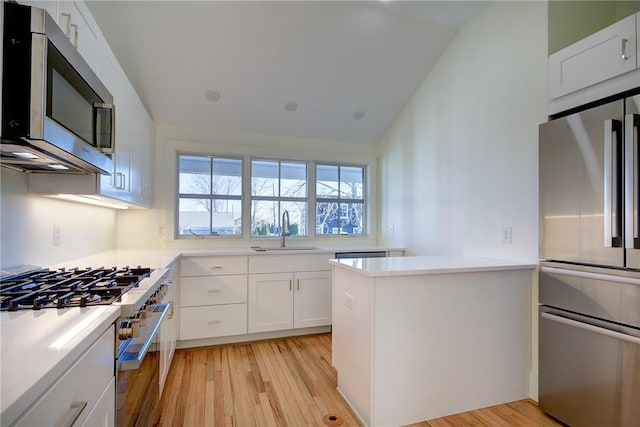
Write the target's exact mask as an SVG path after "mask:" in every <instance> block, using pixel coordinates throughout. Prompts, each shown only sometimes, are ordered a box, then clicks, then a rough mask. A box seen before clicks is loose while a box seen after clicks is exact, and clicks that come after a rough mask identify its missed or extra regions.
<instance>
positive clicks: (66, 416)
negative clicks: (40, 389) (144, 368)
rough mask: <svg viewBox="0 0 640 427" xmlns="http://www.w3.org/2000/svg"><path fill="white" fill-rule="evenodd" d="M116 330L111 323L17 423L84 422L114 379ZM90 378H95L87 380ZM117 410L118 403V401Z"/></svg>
mask: <svg viewBox="0 0 640 427" xmlns="http://www.w3.org/2000/svg"><path fill="white" fill-rule="evenodd" d="M114 342H115V330H114V327H113V326H111V327H110V328H109V329H108V330H107V331H106V332H105V333H104V334H103V335H102V336H101V337H100V338H99V339H98V341H96V342H95V343H94V344H93V346H92V347H91V348H90V349H89V350H88V351H87V352H86V353H85V354H84V355H83V356H82V357H81V358H80V359H79V360H78V361H77V362H76V363H75V364H74V365H73V366H72V367H71V368H69V370H68V371H67V372H66V373H65V374H64V375H63V376H62V378H60V379H59V380H58V382H57V383H55V384H54V385H53V386H52V387H51V388H50V389H49V390H47V392H46V393H45V394H44V395H43V396H42V398H41V399H40V400H39V401H38V402H36V403H35V404H33V405H32V406H31V407H30V409H29V412H28V413H27V414H26V415H25V416H24V417H23V418H21V419H20V420H19V421H18V422H17V425H21V426H52V425H56V426H57V425H71V422H72V421H73V420H77V421H76V422H78V423H82V422H84V420H85V419H86V417H87V415H88V414H89V410H90V409H91V408H93V407H94V406H95V404H96V403H98V401H99V399H100V396H102V393H103V391H104V389H105V388H106V387H107V386H108V384H109V382H110V381H112V380H113V374H114V372H113V369H114V359H115V354H114ZM87 379H91V380H90V381H87ZM114 411H115V405H114Z"/></svg>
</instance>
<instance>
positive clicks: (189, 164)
mask: <svg viewBox="0 0 640 427" xmlns="http://www.w3.org/2000/svg"><path fill="white" fill-rule="evenodd" d="M178 163H179V178H178V181H179V182H178V193H179V195H178V235H214V236H216V235H223V234H224V235H239V234H242V159H237V158H226V157H217V156H195V155H182V154H181V155H179V156H178Z"/></svg>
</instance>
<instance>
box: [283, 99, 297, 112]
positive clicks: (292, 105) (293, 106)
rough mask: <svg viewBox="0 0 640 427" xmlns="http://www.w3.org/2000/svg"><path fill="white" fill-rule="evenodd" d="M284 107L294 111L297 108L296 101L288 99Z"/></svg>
mask: <svg viewBox="0 0 640 427" xmlns="http://www.w3.org/2000/svg"><path fill="white" fill-rule="evenodd" d="M284 109H285V110H287V111H296V110H297V109H298V103H297V102H295V101H289V102H287V103H286V104H284Z"/></svg>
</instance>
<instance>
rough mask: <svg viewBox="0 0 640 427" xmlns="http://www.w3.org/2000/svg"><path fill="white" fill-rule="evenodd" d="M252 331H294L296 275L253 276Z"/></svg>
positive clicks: (250, 313) (251, 298) (251, 283)
mask: <svg viewBox="0 0 640 427" xmlns="http://www.w3.org/2000/svg"><path fill="white" fill-rule="evenodd" d="M248 304H249V332H267V331H277V330H281V329H291V328H293V274H292V273H273V274H252V275H250V276H249V302H248Z"/></svg>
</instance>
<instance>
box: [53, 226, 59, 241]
mask: <svg viewBox="0 0 640 427" xmlns="http://www.w3.org/2000/svg"><path fill="white" fill-rule="evenodd" d="M53 246H60V226H59V225H58V224H53Z"/></svg>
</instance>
